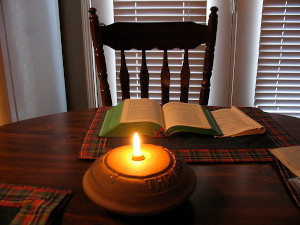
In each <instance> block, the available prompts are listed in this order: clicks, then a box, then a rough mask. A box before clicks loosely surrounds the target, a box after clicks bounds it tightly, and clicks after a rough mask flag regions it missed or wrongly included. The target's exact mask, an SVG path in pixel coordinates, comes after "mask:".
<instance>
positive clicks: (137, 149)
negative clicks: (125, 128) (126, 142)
mask: <svg viewBox="0 0 300 225" xmlns="http://www.w3.org/2000/svg"><path fill="white" fill-rule="evenodd" d="M143 159H145V156H144V154H143V152H142V151H141V141H140V137H139V135H138V133H137V132H135V133H134V135H133V155H132V160H134V161H141V160H143Z"/></svg>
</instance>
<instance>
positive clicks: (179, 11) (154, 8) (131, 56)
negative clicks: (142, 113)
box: [114, 0, 206, 103]
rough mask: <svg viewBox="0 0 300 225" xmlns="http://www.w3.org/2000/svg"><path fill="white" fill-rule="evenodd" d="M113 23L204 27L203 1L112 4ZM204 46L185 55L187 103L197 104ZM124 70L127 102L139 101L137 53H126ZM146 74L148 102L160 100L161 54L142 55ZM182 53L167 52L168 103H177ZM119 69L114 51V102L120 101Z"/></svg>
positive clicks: (122, 1) (146, 0) (141, 0)
mask: <svg viewBox="0 0 300 225" xmlns="http://www.w3.org/2000/svg"><path fill="white" fill-rule="evenodd" d="M114 19H115V22H172V21H174V22H175V21H194V22H197V23H201V24H205V23H206V0H200V1H199V0H197V1H196V0H189V1H170V0H165V1H160V0H158V1H149V0H139V1H134V0H114ZM204 51H205V48H204V46H200V47H199V48H197V49H193V50H190V51H189V60H190V61H189V63H190V72H191V81H190V89H189V92H190V95H189V102H190V103H198V102H199V92H200V84H201V81H202V71H203V69H202V67H203V62H204V58H203V57H204V54H203V53H204ZM125 54H126V58H127V61H126V63H127V67H128V72H129V74H130V89H131V90H130V92H131V98H140V86H139V72H140V66H141V54H142V53H141V51H136V50H130V51H126V52H125ZM146 54H147V65H148V71H149V98H151V99H160V98H161V89H160V87H161V84H160V82H161V81H160V72H161V67H162V61H163V60H162V59H163V51H159V50H152V51H146ZM183 56H184V54H183V51H181V50H176V49H175V50H170V51H168V57H169V68H170V73H171V78H170V101H172V100H176V101H178V100H179V98H180V97H179V96H180V80H179V77H180V71H181V67H182V62H183ZM120 65H121V54H120V51H116V67H117V68H116V70H117V102H118V103H119V102H120V101H121V100H122V94H121V87H120V81H119V71H120Z"/></svg>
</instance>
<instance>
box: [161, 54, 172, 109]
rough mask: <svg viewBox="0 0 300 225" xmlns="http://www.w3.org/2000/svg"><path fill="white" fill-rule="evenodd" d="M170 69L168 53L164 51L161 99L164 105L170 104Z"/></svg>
mask: <svg viewBox="0 0 300 225" xmlns="http://www.w3.org/2000/svg"><path fill="white" fill-rule="evenodd" d="M169 89H170V69H169V64H168V52H167V50H164V58H163V66H162V69H161V99H162V104H163V105H164V104H166V103H168V102H169Z"/></svg>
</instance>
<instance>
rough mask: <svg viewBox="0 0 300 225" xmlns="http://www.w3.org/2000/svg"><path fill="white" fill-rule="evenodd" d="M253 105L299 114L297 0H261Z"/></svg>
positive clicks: (299, 12)
mask: <svg viewBox="0 0 300 225" xmlns="http://www.w3.org/2000/svg"><path fill="white" fill-rule="evenodd" d="M255 105H256V106H258V107H259V108H261V109H263V110H265V111H267V112H278V113H282V114H287V115H291V116H296V117H300V1H299V0H288V1H283V0H264V5H263V13H262V24H261V36H260V50H259V59H258V71H257V81H256V91H255Z"/></svg>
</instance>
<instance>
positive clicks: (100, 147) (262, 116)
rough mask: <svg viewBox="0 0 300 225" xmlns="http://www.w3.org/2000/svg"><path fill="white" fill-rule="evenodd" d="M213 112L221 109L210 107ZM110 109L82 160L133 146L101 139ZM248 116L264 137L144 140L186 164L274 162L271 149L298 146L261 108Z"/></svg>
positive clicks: (96, 123)
mask: <svg viewBox="0 0 300 225" xmlns="http://www.w3.org/2000/svg"><path fill="white" fill-rule="evenodd" d="M208 108H209V109H211V110H216V109H219V108H220V107H208ZM107 109H109V107H106V108H104V107H102V108H99V109H98V111H97V113H96V115H95V117H94V120H93V121H92V123H91V126H90V128H89V130H88V131H87V133H86V135H85V138H84V142H83V144H82V147H81V150H80V153H79V158H80V159H96V158H98V157H99V156H101V155H103V154H104V153H106V152H107V151H109V150H111V149H114V148H116V147H119V146H122V145H128V144H131V140H129V138H100V137H98V133H99V130H100V128H101V125H102V122H103V120H104V117H105V114H106V111H107ZM240 109H241V110H242V111H243V112H244V113H246V114H247V115H248V116H250V117H251V118H253V119H254V120H256V121H257V122H259V123H260V124H262V125H263V126H265V127H266V132H265V133H264V134H260V135H249V136H242V137H234V138H230V137H229V138H214V137H211V136H205V135H195V134H179V135H174V136H171V137H161V138H157V137H156V138H152V137H147V136H144V137H143V143H144V144H146V143H151V144H155V145H161V146H163V147H166V148H168V149H170V150H172V151H173V152H175V153H177V154H179V155H181V156H183V157H184V159H185V161H186V162H192V163H196V162H266V161H273V160H274V156H273V155H272V154H271V153H270V152H269V149H271V148H279V147H286V146H292V145H297V144H298V143H297V142H296V141H294V140H293V139H292V137H291V136H290V135H289V134H288V133H286V132H285V131H284V130H283V129H282V128H281V127H280V126H279V124H278V123H277V122H276V121H274V120H273V119H272V118H271V117H270V116H269V115H268V114H267V113H265V112H263V111H262V110H261V109H258V108H250V107H244V108H240Z"/></svg>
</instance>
